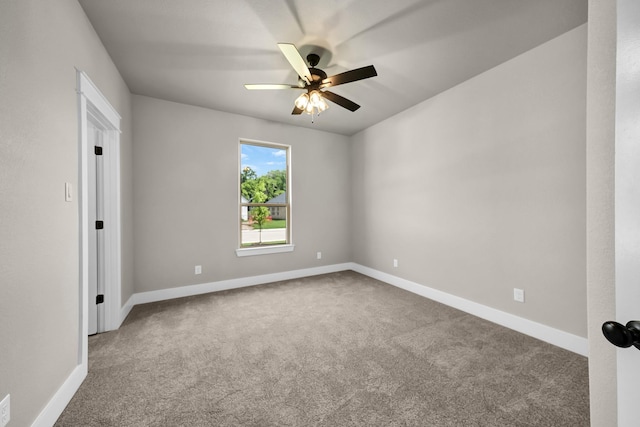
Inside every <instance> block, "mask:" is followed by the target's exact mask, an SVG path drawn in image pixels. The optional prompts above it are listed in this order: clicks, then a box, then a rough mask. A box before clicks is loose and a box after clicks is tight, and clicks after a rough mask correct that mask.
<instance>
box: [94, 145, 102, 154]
mask: <svg viewBox="0 0 640 427" xmlns="http://www.w3.org/2000/svg"><path fill="white" fill-rule="evenodd" d="M93 148H94V150H93V152H94V153H96V156H102V147H98V146H97V145H96V146H95V147H93Z"/></svg>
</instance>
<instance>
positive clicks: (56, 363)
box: [0, 0, 133, 426]
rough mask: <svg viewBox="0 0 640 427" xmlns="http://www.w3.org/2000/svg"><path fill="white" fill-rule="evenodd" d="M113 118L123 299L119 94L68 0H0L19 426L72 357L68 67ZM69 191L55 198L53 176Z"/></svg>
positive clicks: (125, 175) (125, 160)
mask: <svg viewBox="0 0 640 427" xmlns="http://www.w3.org/2000/svg"><path fill="white" fill-rule="evenodd" d="M74 67H77V68H79V69H82V70H84V71H86V72H87V73H88V75H89V76H90V78H91V79H92V80H93V81H94V82H95V83H96V84H97V85H98V86H99V87H100V89H101V90H102V92H103V93H104V94H105V95H106V97H107V98H108V99H109V101H110V102H111V104H112V105H113V106H114V107H115V108H116V110H117V111H118V112H119V113H120V115H121V116H122V117H123V121H122V129H123V133H122V152H121V154H122V160H121V162H122V164H121V166H122V197H123V200H122V207H123V212H122V222H123V235H124V236H123V245H124V247H123V251H124V254H123V270H122V271H123V278H122V279H123V298H125V299H126V298H128V295H131V293H132V292H133V256H132V254H133V248H132V240H131V226H132V207H131V195H132V193H131V179H132V178H131V139H132V138H131V100H130V95H129V90H128V89H127V87H126V85H125V84H124V82H123V80H122V79H121V77H120V74H119V73H118V71H117V70H116V68H115V67H114V65H113V63H112V62H111V59H110V58H109V56H108V55H107V53H106V51H105V49H104V47H103V46H102V43H101V42H100V40H99V39H98V37H97V35H96V34H95V32H94V31H93V28H92V27H91V25H90V23H89V21H88V20H87V18H86V16H85V15H84V13H83V11H82V9H81V7H80V6H79V4H78V3H77V2H76V1H75V0H57V1H55V2H47V1H40V0H2V1H1V2H0V342H1V343H2V345H1V346H0V347H1V349H0V398H2V397H4V396H5V395H6V394H8V393H11V422H10V425H11V426H27V425H30V424H31V423H32V422H33V421H34V419H35V417H36V416H37V415H38V414H39V413H40V411H41V410H42V409H43V408H44V406H45V405H46V404H47V403H48V402H49V400H50V399H51V397H52V396H53V394H54V393H55V392H56V391H57V390H58V389H59V388H60V386H61V385H62V384H63V382H64V381H65V380H66V379H67V377H68V376H69V374H70V373H71V372H72V370H73V369H74V368H75V366H76V365H77V358H78V348H77V341H78V330H79V324H78V323H79V314H78V308H79V301H78V292H79V279H78V270H79V264H78V261H79V255H78V239H79V235H78V230H79V225H78V203H77V201H78V198H77V189H78V180H77V177H78V158H77V152H78V120H77V116H78V108H77V95H76V70H75V69H74ZM65 182H70V183H72V184H73V189H74V196H75V198H74V201H73V202H71V203H69V202H65V201H64V183H65Z"/></svg>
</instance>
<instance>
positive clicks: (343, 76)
mask: <svg viewBox="0 0 640 427" xmlns="http://www.w3.org/2000/svg"><path fill="white" fill-rule="evenodd" d="M278 47H279V48H280V50H281V51H282V53H283V55H284V56H285V58H287V61H289V64H291V67H293V69H294V70H295V72H296V73H297V74H298V77H299V80H298V85H287V84H246V85H244V86H245V88H247V89H250V90H274V89H306V91H307V92H306V93H303V94H302V95H300V96H299V97H298V98H296V100H295V102H294V105H295V106H294V108H293V111H292V112H291V114H293V115H299V114H302V113H303V112H304V113H307V114H309V115H311V121H312V122H313V118H314V116H315V115H319V114H320V113H321V112H323V111H325V110H326V109H327V108H329V105H328V104H327V101H325V99H328V100H329V101H331V102H333V103H335V104H338V105H339V106H341V107H343V108H346V109H347V110H349V111H356V110H357V109H358V108H360V106H359V105H358V104H356V103H355V102H353V101H351V100H349V99H347V98H344V97H342V96H340V95H338V94H336V93H333V92H329V91H328V90H322V89H326V88H329V87H332V86H337V85H341V84H345V83H350V82H355V81H357V80H363V79H368V78H370V77H375V76H377V75H378V73H377V72H376V69H375V68H374V66H373V65H369V66H367V67H362V68H357V69H355V70H350V71H345V72H344V73H340V74H336V75H334V76H331V77H327V73H325V72H324V71H322V70H321V69H319V68H315V66H316V65H318V63H319V62H320V56H318V55H317V54H315V53H310V54H309V55H307V62H308V63H309V66H310V67H307V64H306V63H305V61H304V59H302V56H301V55H300V52H298V49H297V48H296V47H295V45H293V44H290V43H278Z"/></svg>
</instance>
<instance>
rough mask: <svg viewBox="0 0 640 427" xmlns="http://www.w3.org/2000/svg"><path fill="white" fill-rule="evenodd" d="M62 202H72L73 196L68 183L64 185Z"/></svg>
mask: <svg viewBox="0 0 640 427" xmlns="http://www.w3.org/2000/svg"><path fill="white" fill-rule="evenodd" d="M64 201H65V202H71V201H73V194H72V193H71V183H70V182H65V183H64Z"/></svg>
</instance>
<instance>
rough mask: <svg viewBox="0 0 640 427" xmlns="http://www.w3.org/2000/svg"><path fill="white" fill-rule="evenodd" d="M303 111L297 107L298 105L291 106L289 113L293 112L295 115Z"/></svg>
mask: <svg viewBox="0 0 640 427" xmlns="http://www.w3.org/2000/svg"><path fill="white" fill-rule="evenodd" d="M303 111H304V110H301V109H300V108H298V107H293V111H292V112H291V114H293V115H296V116H297V115H298V114H302V112H303Z"/></svg>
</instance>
